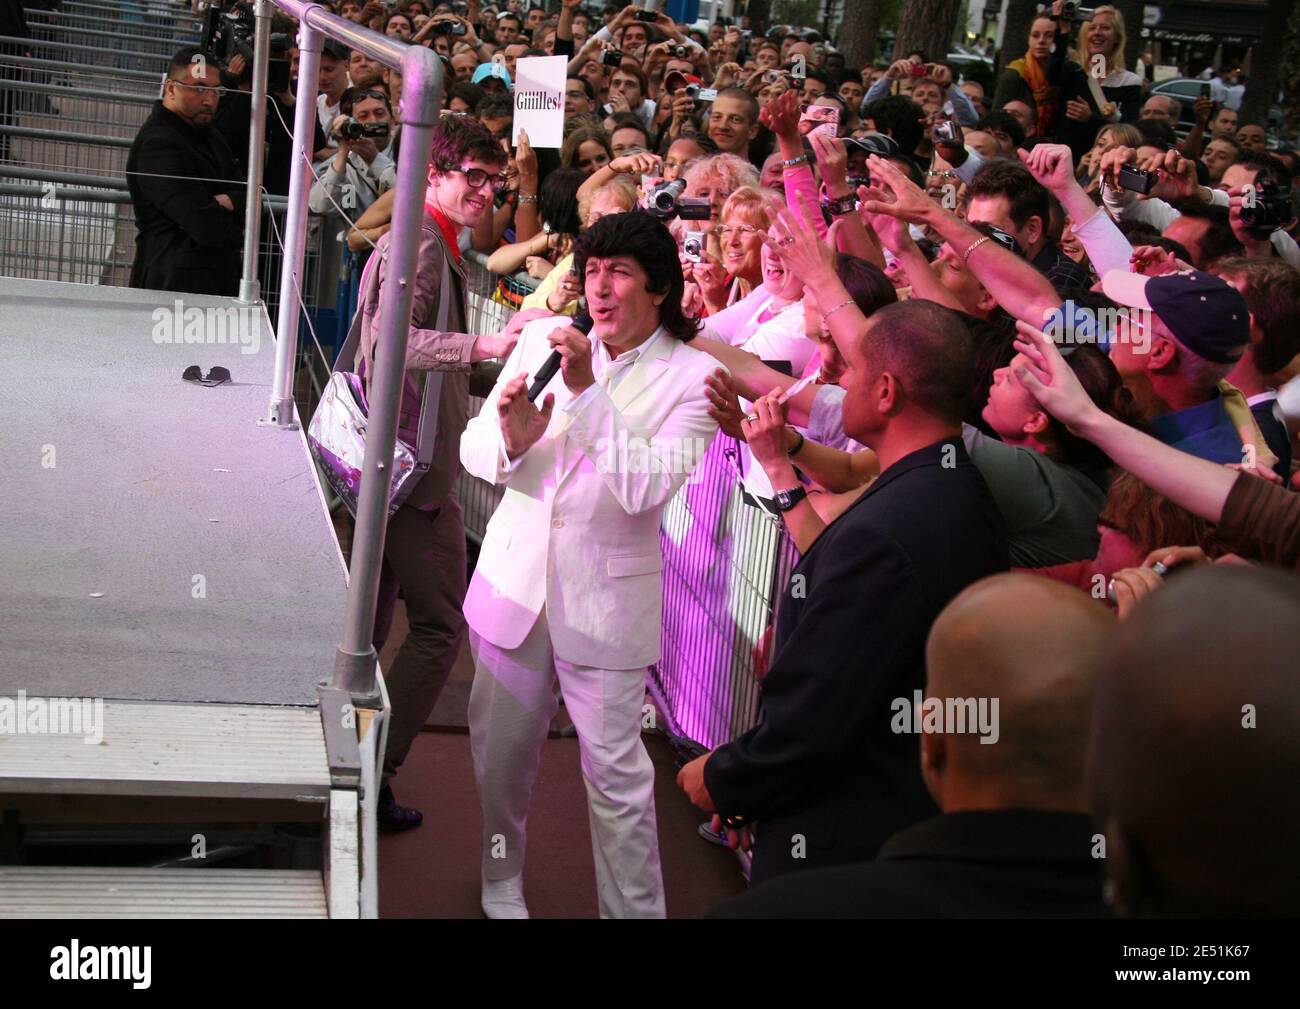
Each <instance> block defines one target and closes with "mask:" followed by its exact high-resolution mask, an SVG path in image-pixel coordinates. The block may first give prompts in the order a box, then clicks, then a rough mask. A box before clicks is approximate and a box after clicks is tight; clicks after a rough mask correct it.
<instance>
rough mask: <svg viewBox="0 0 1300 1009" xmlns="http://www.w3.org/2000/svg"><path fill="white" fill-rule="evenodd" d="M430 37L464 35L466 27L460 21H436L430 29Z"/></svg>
mask: <svg viewBox="0 0 1300 1009" xmlns="http://www.w3.org/2000/svg"><path fill="white" fill-rule="evenodd" d="M429 34H430V35H457V36H459V35H464V34H465V26H464V25H463V24H461V23H460V22H459V21H435V22H434V24H433V27H432V28H430V29H429Z"/></svg>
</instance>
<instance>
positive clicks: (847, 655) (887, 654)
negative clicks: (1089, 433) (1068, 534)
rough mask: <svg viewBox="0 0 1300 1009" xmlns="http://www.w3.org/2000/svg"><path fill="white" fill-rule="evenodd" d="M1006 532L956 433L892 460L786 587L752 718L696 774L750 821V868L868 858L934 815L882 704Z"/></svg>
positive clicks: (910, 677)
mask: <svg viewBox="0 0 1300 1009" xmlns="http://www.w3.org/2000/svg"><path fill="white" fill-rule="evenodd" d="M1008 564H1009V558H1008V552H1007V538H1006V530H1005V527H1004V525H1003V522H1002V517H1001V515H1000V514H999V512H998V510H997V506H996V505H995V504H994V502H993V498H992V496H991V495H990V493H989V490H988V487H987V486H986V485H985V483H984V478H983V477H982V476H980V473H979V471H978V470H977V469H976V468H975V466H974V464H973V463H972V462H971V461H970V457H969V456H968V455H967V454H966V449H965V446H964V445H963V444H962V442H961V439H960V438H953V439H948V440H945V441H941V442H936V443H935V444H933V445H930V446H927V447H926V448H923V449H920V450H918V451H916V452H913V453H912V454H910V455H908V456H906V457H904V458H903V459H900V460H899V461H898V462H896V463H895V464H894V465H893V466H891V467H889V469H888V470H886V471H885V472H884V473H882V474H881V475H880V477H879V478H878V479H877V480H876V482H875V483H874V484H872V485H871V486H870V487H869V488H868V489H867V490H866V491H865V492H864V493H863V495H862V496H861V497H860V498H859V499H858V500H857V501H856V502H854V504H853V505H852V506H850V507H849V508H848V509H847V510H846V511H845V512H844V514H843V515H841V516H840V517H839V518H838V519H837V520H836V521H835V522H833V523H832V524H831V525H830V526H829V527H827V529H826V530H825V531H824V532H823V533H822V534H821V536H820V537H818V539H817V542H816V543H814V544H813V546H812V549H810V550H809V551H808V553H807V555H805V556H804V558H803V559H802V560H801V561H800V562H799V564H798V566H797V567H796V568H795V570H794V574H793V575H792V577H791V581H790V585H789V586H787V588H786V591H785V596H784V598H783V599H782V602H781V611H780V614H779V617H778V620H777V630H776V651H775V655H774V657H773V660H772V667H771V669H770V670H769V671H768V673H767V676H766V677H764V680H763V719H762V721H761V722H760V723H759V725H758V726H757V727H756V728H754V729H751V730H750V731H749V732H746V733H745V734H744V735H742V736H740V737H739V738H738V739H736V740H733V741H732V742H730V743H728V744H726V745H725V746H721V747H719V748H718V749H717V750H715V751H714V752H713V754H712V756H711V757H710V758H709V761H708V763H707V764H706V765H705V769H704V780H705V784H706V785H707V786H708V789H709V794H710V795H711V796H712V798H713V801H714V805H715V807H716V808H717V810H718V812H720V813H721V814H722V815H723V816H740V817H744V818H746V819H748V820H757V821H759V825H758V841H757V844H756V847H755V855H754V865H753V872H752V877H753V879H754V880H755V881H756V882H757V881H759V880H761V879H765V878H768V877H770V876H774V875H778V874H779V873H782V872H789V871H791V870H794V869H806V868H812V867H816V866H823V865H836V864H842V863H844V862H854V861H863V860H865V859H870V858H873V857H874V856H875V854H876V851H877V850H878V849H879V847H880V845H881V844H882V843H883V842H884V841H885V839H886V838H888V837H889V836H890V835H892V834H894V833H896V832H897V831H899V830H901V829H902V828H903V827H906V826H909V825H910V824H913V823H916V822H917V821H918V820H923V819H925V818H926V817H929V816H933V815H934V814H935V812H936V811H937V810H936V807H935V805H934V802H933V800H932V799H931V798H930V795H929V793H928V792H927V791H926V789H925V785H924V783H923V782H922V780H921V772H920V743H919V741H918V739H917V737H916V736H914V735H909V734H899V733H895V732H894V731H892V729H891V728H890V722H891V718H892V716H893V712H892V711H891V702H892V701H893V700H894V699H895V698H898V697H905V698H907V699H908V700H909V702H910V700H911V697H912V692H913V691H914V690H920V689H923V688H924V686H925V640H926V636H927V635H928V634H929V631H930V625H931V624H933V623H934V620H935V618H936V617H937V616H938V615H939V611H940V610H942V609H943V608H944V606H946V605H947V604H948V602H949V601H950V600H951V599H952V598H953V597H954V596H955V595H957V593H958V592H960V591H961V590H962V589H964V588H965V587H966V586H967V585H970V584H971V583H972V582H975V581H978V580H979V579H981V578H984V577H985V576H987V575H991V574H995V573H997V572H999V571H1005V570H1007V567H1008Z"/></svg>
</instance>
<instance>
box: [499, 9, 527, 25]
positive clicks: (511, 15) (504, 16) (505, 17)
mask: <svg viewBox="0 0 1300 1009" xmlns="http://www.w3.org/2000/svg"><path fill="white" fill-rule="evenodd" d="M502 21H513V22H514V23H515V27H516V28H520V29H522V28H523V27H524V22H523V19H522V18H521V17H520V16H519V15H518V14H516V13H515V12H514V11H502V12H501V13H500V14H498V15H497V24H498V25H500V24H501V22H502Z"/></svg>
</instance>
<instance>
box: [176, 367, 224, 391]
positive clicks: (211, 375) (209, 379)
mask: <svg viewBox="0 0 1300 1009" xmlns="http://www.w3.org/2000/svg"><path fill="white" fill-rule="evenodd" d="M181 378H182V379H183V380H184V381H186V382H196V383H198V384H199V385H207V386H213V385H220V384H221V383H222V382H229V381H230V371H229V370H228V369H226V368H223V367H221V366H220V365H217V367H215V368H210V369H209V370H208V373H207V374H206V375H205V374H203V369H202V368H200V367H199V366H198V365H197V364H192V365H190V366H189V367H188V368H186V369H185V370H184V371H183V372H181Z"/></svg>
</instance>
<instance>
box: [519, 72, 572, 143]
mask: <svg viewBox="0 0 1300 1009" xmlns="http://www.w3.org/2000/svg"><path fill="white" fill-rule="evenodd" d="M568 67H569V58H568V57H567V56H527V57H525V58H523V59H520V60H516V61H515V123H514V128H513V130H512V131H511V134H510V142H511V143H512V144H515V145H518V143H519V131H520V130H526V131H527V132H528V143H529V144H531V145H532V146H533V147H555V148H558V147H559V146H560V145H561V144H562V143H563V142H564V83H565V80H566V79H567V78H568Z"/></svg>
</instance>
